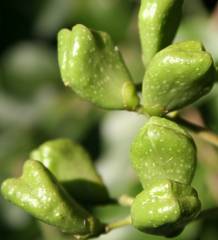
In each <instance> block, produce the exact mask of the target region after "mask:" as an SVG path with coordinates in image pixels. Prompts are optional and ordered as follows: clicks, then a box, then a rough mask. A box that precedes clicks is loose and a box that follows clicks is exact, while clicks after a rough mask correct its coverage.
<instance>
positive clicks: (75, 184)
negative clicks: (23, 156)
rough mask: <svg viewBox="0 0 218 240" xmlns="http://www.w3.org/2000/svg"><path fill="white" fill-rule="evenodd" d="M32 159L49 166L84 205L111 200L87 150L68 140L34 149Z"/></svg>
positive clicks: (45, 144)
mask: <svg viewBox="0 0 218 240" xmlns="http://www.w3.org/2000/svg"><path fill="white" fill-rule="evenodd" d="M30 158H31V159H33V160H38V161H40V162H41V163H43V165H44V166H45V167H47V168H48V169H49V170H50V171H51V172H52V174H53V175H54V176H55V177H56V178H57V180H58V181H59V183H61V184H62V185H63V186H64V188H65V189H66V190H67V191H68V193H70V195H71V196H73V198H75V199H76V200H78V201H79V202H82V203H87V204H89V205H90V204H97V203H104V202H106V201H108V199H109V195H108V192H107V189H106V187H105V185H104V183H103V181H102V179H101V177H100V176H99V174H98V173H97V171H96V169H95V166H94V164H93V163H92V161H91V159H90V156H89V154H88V153H87V152H86V150H85V149H84V148H83V147H82V146H80V145H79V144H76V143H75V142H73V141H71V140H69V139H56V140H51V141H47V142H45V143H43V144H42V145H41V146H39V147H38V148H37V149H35V150H33V151H32V152H31V154H30Z"/></svg>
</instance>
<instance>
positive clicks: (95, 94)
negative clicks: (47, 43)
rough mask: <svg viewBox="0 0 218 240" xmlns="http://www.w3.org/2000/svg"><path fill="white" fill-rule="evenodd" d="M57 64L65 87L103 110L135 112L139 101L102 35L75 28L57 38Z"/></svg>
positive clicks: (117, 55) (115, 52)
mask: <svg viewBox="0 0 218 240" xmlns="http://www.w3.org/2000/svg"><path fill="white" fill-rule="evenodd" d="M58 60H59V66H60V70H61V76H62V79H63V81H64V83H65V85H67V86H70V87H71V88H72V89H73V90H74V91H75V92H76V93H77V94H78V95H79V96H81V97H82V98H84V99H86V100H88V101H91V102H92V103H94V104H96V105H97V106H99V107H102V108H106V109H130V110H134V109H135V108H136V107H137V105H138V103H139V99H138V96H137V94H136V90H135V86H134V84H133V82H132V80H131V76H130V73H129V71H128V70H127V68H126V66H125V63H124V61H123V59H122V57H121V55H120V52H119V50H118V47H116V46H114V44H113V42H112V40H111V37H110V36H109V35H108V34H107V33H105V32H99V31H93V30H89V29H88V28H86V27H85V26H83V25H80V24H78V25H76V26H74V27H73V29H72V31H70V30H68V29H63V30H61V31H60V32H59V34H58Z"/></svg>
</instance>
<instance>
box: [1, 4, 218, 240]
mask: <svg viewBox="0 0 218 240" xmlns="http://www.w3.org/2000/svg"><path fill="white" fill-rule="evenodd" d="M182 3H183V1H178V0H142V2H141V8H140V13H139V30H140V37H141V44H142V49H143V61H144V64H145V68H146V71H145V76H144V79H143V83H142V94H141V96H140V93H137V91H136V86H135V85H134V83H133V81H132V79H131V75H130V73H129V71H128V69H127V67H126V65H125V63H124V61H123V59H122V57H121V55H120V52H119V49H118V47H117V46H115V45H114V44H113V42H112V40H111V38H110V36H109V35H108V34H107V33H104V32H99V31H94V30H90V29H88V28H87V27H85V26H83V25H76V26H74V27H73V29H72V31H70V30H67V29H64V30H61V31H60V33H59V34H58V55H59V65H60V70H61V75H62V78H63V81H64V83H65V85H67V86H69V87H71V88H72V89H73V90H74V91H75V92H76V93H77V94H78V95H79V96H81V97H82V98H84V99H86V100H88V101H90V102H92V103H94V104H96V105H97V106H99V107H102V108H105V109H120V110H131V111H135V112H138V113H139V114H146V115H147V114H149V115H150V116H153V117H151V118H150V120H149V121H148V122H147V123H146V124H145V126H144V127H143V128H142V129H141V130H140V131H139V134H138V135H137V136H136V138H135V140H134V141H133V143H132V148H131V159H132V165H133V167H134V169H135V171H136V173H137V175H138V177H139V180H140V182H141V184H142V186H143V191H142V192H141V193H140V194H138V195H137V196H136V198H135V199H130V198H127V199H126V201H125V198H123V199H124V201H122V202H123V204H127V205H128V204H129V205H130V208H131V211H130V212H131V214H130V215H131V216H130V217H127V218H126V219H124V220H121V221H119V222H115V223H107V224H105V223H101V222H100V221H99V220H98V219H96V217H95V216H93V214H92V213H91V210H92V207H93V206H94V205H99V204H107V203H111V202H116V200H114V199H110V197H109V194H108V192H107V189H106V186H105V185H104V183H103V182H102V180H101V178H100V177H99V175H98V173H97V171H96V169H95V167H94V166H93V164H92V161H91V160H90V157H89V156H88V154H87V153H86V152H85V150H84V149H82V147H81V146H79V145H77V144H75V143H73V142H70V141H69V140H67V139H59V140H54V141H49V142H46V143H44V144H43V145H41V146H40V147H39V148H38V149H36V150H34V151H33V152H32V153H31V154H30V157H29V159H31V160H28V161H26V163H25V165H24V170H23V175H22V177H20V178H19V179H9V180H6V181H5V182H4V183H3V184H2V188H1V189H2V194H3V196H4V197H5V198H6V199H7V200H9V201H11V202H12V203H14V204H16V205H18V206H20V207H21V208H23V209H25V210H26V211H27V212H29V213H30V214H32V215H33V216H35V217H36V218H38V219H39V220H41V221H43V222H45V223H48V224H51V225H54V226H56V227H57V228H58V229H60V230H61V231H63V232H66V233H69V234H72V235H73V236H74V237H75V238H89V237H93V236H99V235H100V234H102V233H106V232H108V231H110V230H112V229H114V228H116V227H120V226H123V225H125V224H132V225H133V226H135V227H136V228H138V229H139V230H141V231H143V232H146V233H151V234H155V235H163V236H166V237H172V236H176V235H178V234H179V233H181V231H182V230H183V228H184V227H185V226H186V225H187V224H188V223H189V222H191V221H194V220H196V219H197V218H198V217H199V216H200V217H201V216H203V215H204V214H205V212H202V213H200V208H201V204H200V200H199V198H198V195H197V192H196V190H194V189H193V188H192V187H191V181H192V178H193V176H194V172H195V168H196V147H195V144H194V142H193V140H192V137H191V136H190V135H189V133H188V132H187V130H185V129H184V128H183V127H182V126H180V124H183V125H185V126H186V127H188V128H190V129H191V130H195V131H197V132H199V133H200V136H202V137H203V138H204V139H206V140H209V141H210V142H212V143H213V144H215V145H216V146H217V145H218V140H217V139H218V138H217V136H216V135H215V134H212V133H210V132H208V131H206V130H205V129H201V128H197V127H196V126H194V127H193V125H192V124H190V123H189V122H185V121H184V120H182V119H180V118H179V117H178V115H177V114H176V115H174V114H171V112H172V111H174V110H179V109H180V108H182V107H184V106H187V105H188V104H191V103H193V102H194V101H195V100H197V99H199V98H200V97H202V96H203V95H205V94H206V93H208V92H209V91H210V90H211V88H212V86H213V84H214V82H215V80H216V70H215V66H214V63H213V60H212V58H211V56H210V54H209V53H208V52H207V51H206V50H205V49H204V47H203V46H202V45H201V43H199V42H197V41H185V42H181V43H176V44H172V45H170V44H171V41H172V39H173V37H174V35H175V33H176V30H177V28H178V25H179V21H180V18H181V14H180V13H181V11H182ZM168 45H170V46H168ZM154 116H155V117H154ZM176 122H177V123H176ZM118 202H121V201H118Z"/></svg>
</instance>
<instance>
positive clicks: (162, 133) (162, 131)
mask: <svg viewBox="0 0 218 240" xmlns="http://www.w3.org/2000/svg"><path fill="white" fill-rule="evenodd" d="M131 160H132V165H133V167H134V169H135V170H136V172H137V174H138V176H139V178H140V181H141V183H142V185H143V187H144V188H146V187H147V186H149V184H150V181H151V180H153V179H170V180H173V181H176V182H180V183H183V184H190V183H191V181H192V178H193V175H194V172H195V167H196V147H195V144H194V142H193V140H192V137H191V136H190V135H189V134H188V132H187V131H186V130H184V129H183V128H182V127H180V126H179V125H178V124H176V123H174V122H172V121H170V120H167V119H164V118H160V117H151V118H150V119H149V121H148V122H147V123H146V124H145V126H144V127H143V128H142V129H141V130H140V131H139V133H138V134H137V136H136V137H135V139H134V141H133V143H132V146H131Z"/></svg>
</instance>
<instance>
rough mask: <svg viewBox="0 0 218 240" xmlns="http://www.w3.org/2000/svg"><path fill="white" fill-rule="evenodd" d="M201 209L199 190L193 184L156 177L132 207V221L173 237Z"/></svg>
mask: <svg viewBox="0 0 218 240" xmlns="http://www.w3.org/2000/svg"><path fill="white" fill-rule="evenodd" d="M200 208H201V203H200V200H199V199H198V195H197V192H196V191H195V190H194V189H193V188H192V187H191V186H189V185H185V184H181V183H178V182H174V181H170V180H167V179H161V180H156V181H155V180H154V181H153V182H152V183H151V184H150V185H149V187H147V188H146V189H145V190H144V191H143V192H141V193H140V194H138V195H137V196H136V198H135V200H134V202H133V204H132V206H131V218H132V224H133V225H134V226H135V227H136V228H137V229H139V230H141V231H143V232H146V233H151V234H157V235H163V236H166V237H172V236H176V235H178V234H179V233H180V232H181V231H182V230H183V228H184V227H185V225H186V224H187V223H188V222H189V221H190V220H192V219H193V218H195V217H196V215H197V214H198V213H199V211H200Z"/></svg>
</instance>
